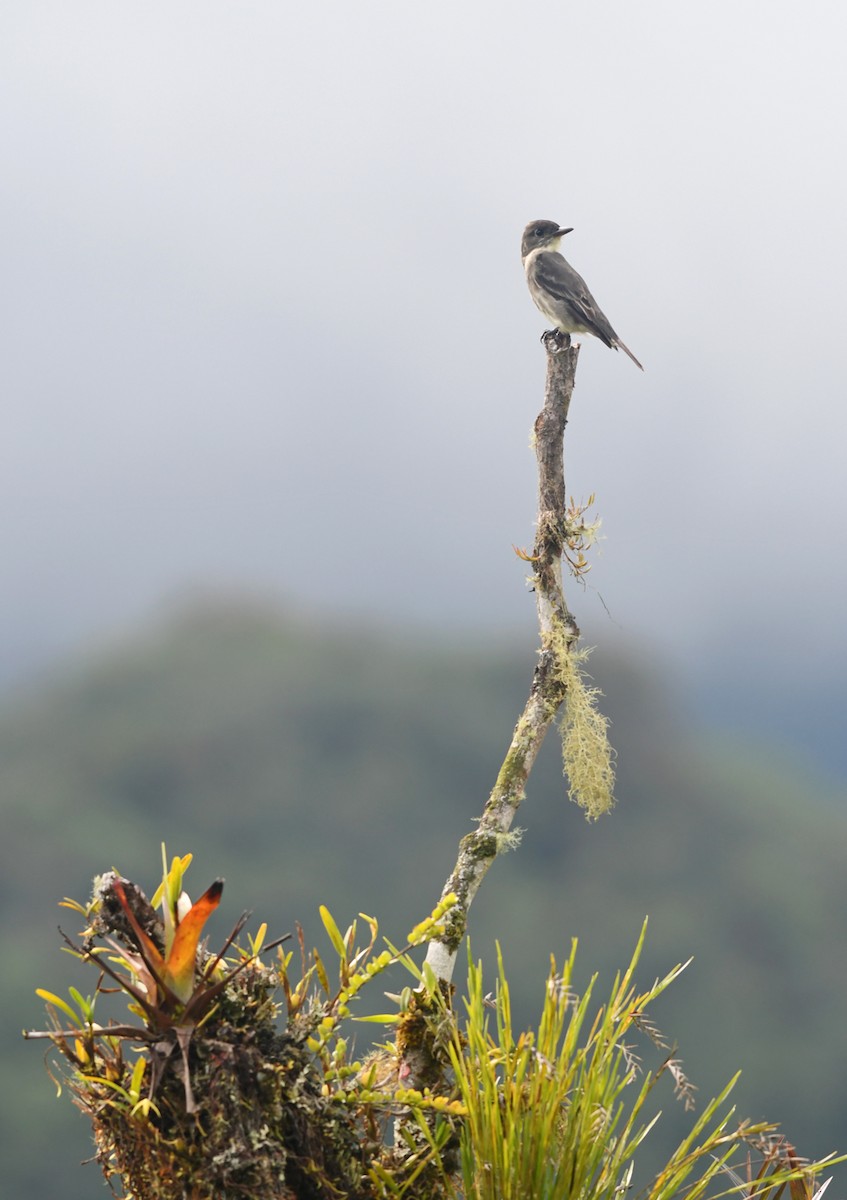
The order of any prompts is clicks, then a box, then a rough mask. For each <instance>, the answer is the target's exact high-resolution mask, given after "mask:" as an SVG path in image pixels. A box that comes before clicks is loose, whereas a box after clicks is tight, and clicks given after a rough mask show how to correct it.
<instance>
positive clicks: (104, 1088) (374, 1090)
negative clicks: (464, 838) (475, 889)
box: [26, 855, 461, 1200]
mask: <svg viewBox="0 0 847 1200" xmlns="http://www.w3.org/2000/svg"><path fill="white" fill-rule="evenodd" d="M190 861H191V857H190V855H186V856H185V857H183V858H175V859H174V860H173V862H172V863H171V865H170V867H168V866H167V861H166V860H165V870H164V877H163V880H162V883H161V885H160V887H159V889H158V890H157V892H156V894H155V895H154V897H153V903H150V902H148V900H147V898H146V896H145V895H144V893H143V892H142V891H141V889H140V888H138V887H137V886H136V885H135V884H133V883H131V882H130V881H129V880H126V879H123V878H122V877H121V876H120V875H118V874H117V873H115V872H109V873H108V874H107V875H104V876H102V877H100V878H99V879H97V880H96V881H95V888H94V894H93V896H92V899H91V900H90V901H89V903H88V904H86V905H81V904H78V903H76V902H75V901H70V900H66V901H65V902H64V904H65V906H66V907H69V908H71V909H72V910H73V911H75V912H77V913H78V914H79V915H81V916H83V917H84V919H85V921H86V928H85V930H84V931H83V933H82V934H81V935H80V941H79V943H77V942H74V941H73V940H72V939H71V938H68V937H66V936H65V935H64V934H63V937H65V941H66V943H67V947H66V948H67V949H68V950H69V951H70V952H71V953H72V954H74V955H75V956H76V957H78V958H80V959H82V960H83V961H85V962H88V963H91V964H93V965H94V966H95V967H96V968H97V969H98V971H99V973H100V975H99V979H98V982H97V986H96V988H95V992H94V995H93V996H88V997H84V996H82V994H81V993H80V992H79V991H78V990H77V989H76V988H73V987H71V988H70V989H69V998H68V999H67V1000H66V999H64V998H63V997H61V996H59V995H57V994H56V993H54V992H50V991H47V990H45V989H43V988H39V989H37V991H38V994H39V995H40V996H41V998H42V999H43V1000H45V1001H46V1002H47V1007H48V1014H49V1018H50V1025H51V1028H50V1029H48V1030H46V1031H38V1032H31V1033H29V1034H27V1035H26V1036H28V1037H31V1038H48V1039H49V1040H50V1041H51V1042H52V1043H53V1046H54V1047H55V1048H56V1049H57V1050H58V1051H59V1052H60V1055H61V1059H60V1063H61V1064H63V1070H62V1078H58V1077H57V1079H56V1081H57V1083H58V1084H59V1087H60V1090H61V1086H62V1083H63V1082H64V1083H65V1084H67V1086H68V1088H69V1090H70V1091H71V1094H72V1096H73V1098H74V1101H75V1103H76V1104H77V1106H78V1107H79V1108H81V1109H82V1110H83V1112H85V1113H86V1115H87V1116H88V1117H89V1118H90V1119H91V1122H92V1126H93V1129H94V1137H95V1142H96V1145H97V1158H98V1160H99V1161H100V1164H101V1166H102V1168H103V1170H104V1173H105V1174H106V1176H107V1178H109V1179H110V1181H111V1180H112V1179H121V1180H122V1181H123V1186H124V1187H125V1189H126V1193H125V1194H126V1195H127V1196H128V1197H130V1196H131V1197H132V1198H133V1200H176V1198H177V1197H178V1198H180V1200H182V1197H184V1196H190V1197H191V1198H192V1200H207V1198H208V1200H212V1198H214V1200H236V1198H238V1200H243V1197H244V1196H262V1197H263V1200H275V1198H279V1200H293V1198H294V1197H309V1198H310V1200H339V1197H340V1196H349V1197H354V1198H357V1197H361V1198H362V1200H376V1198H380V1200H383V1198H386V1197H388V1196H389V1195H390V1196H400V1195H402V1194H404V1193H405V1192H408V1190H409V1189H410V1188H411V1187H413V1186H415V1187H418V1186H419V1185H420V1182H421V1179H422V1176H423V1175H424V1173H425V1172H426V1170H427V1167H428V1166H430V1165H431V1164H432V1161H433V1159H434V1157H435V1156H436V1155H437V1154H438V1153H439V1152H440V1151H441V1150H443V1148H444V1146H445V1144H446V1140H447V1138H448V1137H450V1136H451V1127H450V1125H449V1120H450V1119H451V1117H452V1116H455V1115H456V1112H457V1108H459V1109H460V1108H461V1106H456V1105H455V1104H454V1103H453V1102H452V1101H451V1099H450V1097H449V1096H447V1095H446V1094H445V1088H444V1087H443V1086H442V1087H440V1089H439V1090H440V1094H439V1095H434V1094H432V1093H430V1094H429V1095H424V1094H423V1093H422V1092H419V1091H415V1090H413V1089H410V1088H408V1087H404V1086H403V1083H404V1073H403V1068H402V1061H401V1059H400V1057H398V1052H395V1050H394V1049H393V1048H384V1049H383V1050H382V1051H381V1053H380V1055H378V1056H375V1057H374V1058H372V1059H371V1060H370V1061H369V1062H368V1063H367V1064H363V1063H361V1062H356V1061H351V1057H350V1054H349V1039H348V1038H347V1037H345V1036H343V1029H344V1027H345V1026H346V1025H347V1022H348V1020H349V1019H350V1017H351V1015H352V1006H353V1005H354V1003H355V1001H356V998H357V997H358V995H359V993H360V992H361V991H362V990H363V989H364V988H365V986H366V985H367V984H369V983H371V982H372V981H373V980H375V979H377V978H378V977H380V976H381V975H382V973H383V972H384V971H385V970H386V969H387V968H388V967H390V966H392V965H394V964H398V963H399V964H402V965H403V966H405V967H408V968H409V969H411V970H412V971H413V974H414V981H415V982H416V983H422V981H423V978H424V976H423V972H421V971H420V970H419V969H418V968H417V967H415V966H414V964H413V963H412V960H411V958H410V957H409V953H408V951H409V949H410V948H411V947H412V946H413V945H422V944H424V943H425V942H427V941H428V940H429V939H430V938H432V937H433V936H436V935H438V934H439V933H441V932H443V928H442V926H441V924H440V923H439V922H440V921H441V919H442V918H443V916H444V914H445V913H446V912H447V911H448V910H449V908H450V906H451V903H452V899H451V898H449V897H448V898H446V899H445V900H444V901H443V902H442V903H441V904H440V905H439V907H438V908H437V909H436V910H435V912H433V913H432V914H431V916H430V917H429V918H427V919H426V920H425V921H423V922H422V923H421V924H420V925H418V926H417V927H416V928H415V929H414V930H413V931H412V933H411V934H410V936H409V942H408V945H407V946H406V947H405V948H403V949H398V948H397V947H395V946H393V945H391V944H390V943H388V942H386V943H385V945H386V948H385V949H383V950H382V951H379V952H378V951H377V948H376V944H377V939H378V927H377V923H376V921H375V920H373V919H372V918H369V917H365V918H363V920H364V922H365V927H366V929H367V930H368V932H369V937H368V938H367V939H366V943H365V945H364V946H363V947H359V946H358V945H357V943H356V938H357V922H354V923H353V924H352V925H351V926H350V928H349V929H347V931H346V932H345V933H344V934H342V933H341V931H340V929H339V928H338V926H337V925H336V923H335V921H334V920H333V918H332V916H331V914H330V913H329V912H328V911H327V910H326V909H322V910H321V917H322V920H323V923H324V927H325V929H326V932H327V934H328V936H329V939H330V942H331V945H332V947H333V951H334V953H335V954H336V955H337V958H338V967H337V972H333V971H332V969H331V968H330V967H328V966H327V965H326V964H325V963H324V961H323V959H322V958H321V956H320V955H319V954H318V952H317V951H313V952H312V954H311V955H310V956H309V955H307V953H306V947H305V943H304V940H303V935H302V931H300V935H299V941H300V951H301V972H300V976H299V978H298V977H297V976H296V973H295V972H294V971H293V964H292V958H293V955H292V952H290V951H289V952H287V953H284V952H283V951H282V949H281V948H280V946H281V943H282V942H283V941H285V938H278V939H276V940H275V941H273V942H267V941H266V940H265V939H266V932H267V927H266V926H264V925H263V926H262V927H261V928H260V930H259V932H258V933H257V935H256V936H255V937H252V938H251V937H248V943H249V944H248V946H247V947H245V948H242V947H241V946H239V945H238V944H237V943H236V938H237V937H238V936H239V934H240V933H241V931H242V929H243V927H244V924H245V921H246V916H244V917H242V918H241V919H240V920H239V921H238V923H237V924H236V926H235V929H234V930H233V932H232V933H231V934H230V936H229V937H228V938H227V940H226V942H225V943H224V946H223V947H222V948H221V950H220V951H218V952H217V953H215V954H209V953H208V952H207V951H206V949H205V947H204V946H203V945H202V943H201V941H200V938H201V935H202V932H203V929H204V926H205V924H206V921H207V920H208V917H209V916H210V914H211V913H212V912H213V911H214V909H215V908H216V907H217V906H218V904H219V902H220V897H221V891H222V884H221V882H220V881H217V882H216V883H214V884H213V885H212V886H211V887H210V888H208V889H207V891H206V892H205V893H204V894H203V896H201V897H200V899H199V900H198V901H196V902H195V903H194V904H192V903H191V901H190V899H189V898H188V896H187V895H186V894H185V893H184V892H183V890H182V881H183V875H184V872H185V870H186V869H187V867H188V865H189V863H190ZM154 904H161V916H160V915H159V914H158V913H157V912H156V909H155V907H154ZM287 936H288V935H286V937H287ZM275 949H276V950H277V958H276V962H275V963H274V964H273V965H270V964H267V965H266V963H265V962H263V961H262V957H261V956H262V955H263V954H267V953H268V952H269V951H272V950H275ZM333 974H337V981H336V982H332V981H331V977H332V975H333ZM430 982H432V981H430ZM277 991H280V992H281V994H282V996H283V998H284V1003H279V1002H278V1001H277V999H276V993H277ZM116 992H117V993H123V994H124V995H125V996H126V998H127V1000H128V1002H129V1010H130V1013H131V1014H132V1016H133V1017H134V1018H136V1020H137V1023H125V1022H122V1021H111V1022H109V1023H107V1024H102V1025H101V1024H99V1023H98V1022H97V1021H96V1020H95V1010H96V1007H97V1003H98V1001H100V1000H101V999H105V998H106V997H107V995H108V994H109V993H112V994H113V995H114V993H116ZM398 999H399V1000H400V1001H401V1002H400V1004H399V1006H398V1010H397V1011H396V1012H395V1013H394V1014H386V1015H385V1016H384V1017H380V1018H377V1019H378V1020H380V1021H385V1022H389V1023H394V1025H395V1026H396V1032H397V1046H399V1047H402V1048H404V1052H405V1053H407V1054H411V1053H412V1052H413V1044H414V1040H415V1035H414V1033H413V1032H412V1031H413V1030H414V1029H415V1028H416V1027H417V1026H416V1021H417V1017H416V1013H415V1008H416V1005H415V1002H414V1000H413V997H412V992H411V989H405V993H404V995H403V997H398ZM284 1010H287V1021H286V1022H285V1023H284V1027H283V1028H282V1029H280V1020H279V1019H280V1017H281V1016H282V1015H283V1011H284ZM441 1011H442V1012H446V1009H444V1007H443V1006H442V1009H441ZM177 1050H178V1051H179V1052H178V1053H176V1051H177ZM445 1063H446V1059H445ZM401 1108H402V1110H403V1111H404V1112H407V1113H408V1112H412V1111H415V1112H418V1111H420V1112H423V1111H426V1112H427V1113H435V1114H437V1115H438V1120H439V1121H440V1122H441V1126H440V1132H439V1134H438V1139H437V1140H434V1139H433V1136H432V1134H431V1132H430V1126H429V1125H427V1124H426V1123H425V1122H424V1121H423V1119H421V1120H420V1122H419V1124H420V1128H421V1130H425V1131H426V1132H425V1134H422V1138H421V1144H419V1145H410V1144H409V1142H410V1139H408V1138H406V1139H405V1141H404V1145H406V1147H407V1150H408V1153H403V1154H397V1153H396V1152H395V1150H394V1149H393V1147H391V1146H390V1145H388V1144H387V1141H386V1138H385V1136H384V1135H385V1130H386V1128H387V1125H388V1124H389V1123H390V1121H391V1120H392V1118H393V1116H394V1115H395V1114H396V1113H397V1112H398V1111H399V1110H400V1109H401ZM454 1141H455V1138H454ZM440 1170H441V1171H442V1172H443V1168H440ZM389 1181H390V1183H389ZM424 1194H425V1193H424V1192H422V1191H420V1190H417V1191H416V1192H415V1195H416V1196H417V1195H424Z"/></svg>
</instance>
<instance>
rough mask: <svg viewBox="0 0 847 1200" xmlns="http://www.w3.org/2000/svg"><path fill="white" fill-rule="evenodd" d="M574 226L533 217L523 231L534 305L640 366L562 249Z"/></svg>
mask: <svg viewBox="0 0 847 1200" xmlns="http://www.w3.org/2000/svg"><path fill="white" fill-rule="evenodd" d="M572 232H573V230H572V229H560V228H559V226H558V225H557V224H556V222H555V221H530V223H529V224H528V225H527V227H526V229H525V230H524V231H523V240H522V241H521V261H522V262H523V265H524V270H525V271H526V281H527V284H528V285H529V294H530V295H531V296H532V298H533V300H534V301H535V307H536V308H537V309H538V310H539V312H541V313H542V314H543V315H544V316H545V317H546V318H547V320H548V321H552V323H553V325H554V327H555V328H556V329H560V330H561V331H562V333H591V334H593V335H594V337H596V338H599V339H600V341H601V342H605V344H606V345H607V346H609V347H610V348H611V349H613V350H623V352H624V354H628V355H629V357H630V358H631V359H632V361H633V362H634V363H635V365H636V366H637V367H640V368H641V370H642V371H643V370H644V368H643V367H642V366H641V363H640V362H639V361H638V359H637V358H636V357H635V355H634V354H633V353H632V351H631V350H630V349H629V347H628V346H625V345H624V344H623V342H622V341H621V339H620V338H619V337H618V335H617V334H616V333H615V331H614V329H612V326H611V325H610V324H609V321H608V319H607V317H606V316H605V314H604V312H603V310H602V309H601V308H600V305H599V304H598V303H597V301H596V300H595V299H594V297H593V296H592V295H591V292H589V290H588V288H587V286H586V283H585V280H584V279H583V278H582V276H581V275H579V274H577V272H576V271H575V270H574V269H573V267H572V266H571V264H570V263H569V262H568V261H567V260H566V259H565V258H564V256H563V255H561V254H560V253H559V243H560V242H561V240H562V238H563V237H564V236H565V234H566V233H572Z"/></svg>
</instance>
